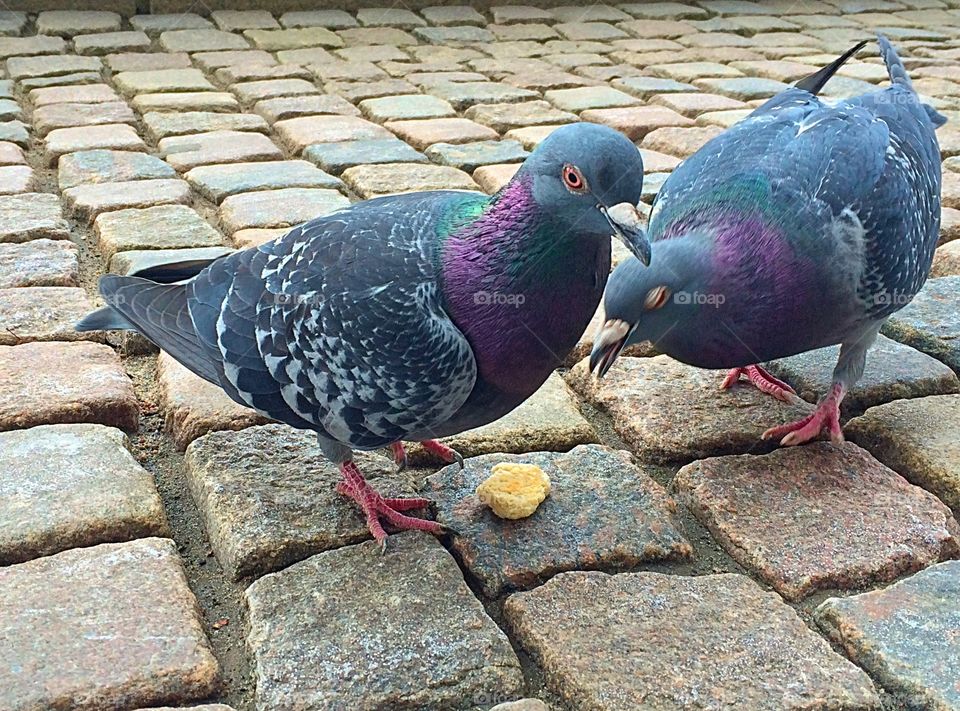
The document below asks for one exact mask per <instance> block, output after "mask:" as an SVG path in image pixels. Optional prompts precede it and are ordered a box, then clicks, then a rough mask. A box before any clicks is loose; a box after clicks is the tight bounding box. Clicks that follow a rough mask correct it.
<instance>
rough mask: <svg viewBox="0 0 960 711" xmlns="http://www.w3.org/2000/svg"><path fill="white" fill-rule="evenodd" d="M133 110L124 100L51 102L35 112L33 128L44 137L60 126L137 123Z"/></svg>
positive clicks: (74, 126)
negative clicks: (107, 102)
mask: <svg viewBox="0 0 960 711" xmlns="http://www.w3.org/2000/svg"><path fill="white" fill-rule="evenodd" d="M136 120H137V118H136V116H134V113H133V111H131V110H130V107H129V106H127V105H126V104H125V103H124V102H122V101H117V102H115V103H110V104H49V105H48V106H41V107H40V108H38V109H36V110H34V112H33V129H34V131H35V132H36V134H37V135H38V136H39V137H41V138H43V137H44V136H46V135H47V134H48V133H50V132H51V131H55V130H57V129H59V128H76V127H79V126H101V125H103V124H121V123H127V124H133V123H136Z"/></svg>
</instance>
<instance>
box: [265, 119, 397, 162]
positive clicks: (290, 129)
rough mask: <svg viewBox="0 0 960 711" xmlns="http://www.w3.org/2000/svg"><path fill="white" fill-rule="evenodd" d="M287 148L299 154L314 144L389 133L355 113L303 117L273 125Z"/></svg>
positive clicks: (362, 138) (385, 135)
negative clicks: (352, 114)
mask: <svg viewBox="0 0 960 711" xmlns="http://www.w3.org/2000/svg"><path fill="white" fill-rule="evenodd" d="M273 128H274V130H275V131H276V132H277V135H278V136H279V137H280V140H281V141H282V142H283V143H284V145H285V146H287V148H289V149H290V150H291V151H293V152H295V153H300V152H301V151H303V149H304V148H306V147H307V146H309V145H310V144H312V143H335V142H339V141H357V140H369V139H378V138H390V132H389V131H388V130H387V129H385V128H383V127H382V126H378V125H377V124H375V123H371V122H370V121H367V120H365V119H362V118H359V117H356V116H304V117H302V118H293V119H287V120H285V121H278V122H277V123H275V124H274V125H273Z"/></svg>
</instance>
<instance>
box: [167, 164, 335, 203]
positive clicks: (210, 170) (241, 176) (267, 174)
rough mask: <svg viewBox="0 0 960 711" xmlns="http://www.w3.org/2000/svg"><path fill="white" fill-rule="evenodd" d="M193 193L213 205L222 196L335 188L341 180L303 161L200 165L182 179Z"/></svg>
mask: <svg viewBox="0 0 960 711" xmlns="http://www.w3.org/2000/svg"><path fill="white" fill-rule="evenodd" d="M184 177H185V178H186V179H187V181H188V182H189V183H190V185H191V186H193V188H194V190H196V191H197V192H199V193H200V194H201V195H203V196H204V197H206V198H207V199H209V200H212V201H214V202H216V203H219V202H221V201H222V200H223V199H224V198H225V197H229V196H230V195H236V194H237V193H246V192H250V191H255V190H276V189H279V188H334V189H336V188H338V187H341V186H342V185H343V183H342V181H340V180H339V179H338V178H335V177H333V176H332V175H330V174H329V173H325V172H324V171H322V170H320V169H319V168H317V167H316V166H315V165H313V164H312V163H310V162H308V161H305V160H289V161H265V162H260V163H233V164H227V165H209V166H200V167H198V168H194V169H193V170H191V171H189V172H188V173H187V174H186V175H185V176H184Z"/></svg>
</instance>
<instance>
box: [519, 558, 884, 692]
mask: <svg viewBox="0 0 960 711" xmlns="http://www.w3.org/2000/svg"><path fill="white" fill-rule="evenodd" d="M504 615H505V618H506V623H507V626H508V628H509V629H510V630H511V631H512V632H513V633H514V634H515V635H516V637H515V639H516V640H517V641H518V642H519V643H520V644H521V645H522V646H523V647H524V649H526V650H527V651H528V652H529V653H530V654H531V655H532V656H533V658H534V659H535V660H536V661H537V662H539V663H540V664H541V665H542V666H543V668H544V671H545V674H546V683H547V686H548V688H549V689H551V690H552V691H553V692H554V693H555V694H557V696H558V697H560V698H561V699H563V701H564V702H566V703H568V704H570V705H571V706H572V707H576V708H590V709H597V710H605V709H610V710H611V711H612V710H613V709H627V708H642V707H643V706H645V705H650V704H651V703H654V704H655V705H656V708H662V709H683V708H689V707H690V706H691V705H696V706H699V707H702V708H723V707H727V706H730V707H733V706H737V707H740V706H742V707H743V708H749V709H757V710H758V711H760V710H761V709H763V710H770V711H773V710H783V709H809V708H821V709H828V708H844V709H850V710H851V711H852V710H854V709H857V710H865V709H876V708H879V705H880V700H879V698H878V697H877V694H876V691H875V690H874V687H873V684H872V683H871V681H870V679H869V677H868V676H867V675H866V674H864V673H863V671H861V670H860V669H858V668H857V667H855V666H854V665H853V664H851V663H850V662H848V661H847V660H846V659H844V658H843V657H841V656H840V655H838V654H837V653H835V652H834V651H833V650H832V649H831V648H830V645H829V644H828V643H827V642H826V640H824V639H823V638H822V637H820V636H819V635H817V634H816V633H814V632H812V631H811V630H810V629H809V628H808V627H807V626H806V625H805V624H804V623H803V621H802V620H801V619H800V617H799V616H798V615H797V613H796V612H794V610H793V609H791V608H790V607H789V606H787V605H785V604H784V603H783V601H782V600H781V599H780V597H779V596H777V595H776V594H774V593H770V592H766V591H764V590H762V589H761V588H760V587H759V586H758V585H757V584H756V583H754V582H753V581H752V580H750V579H749V578H747V577H746V576H743V575H736V574H721V575H702V576H693V577H690V576H684V575H665V574H662V573H651V572H643V573H624V574H620V575H607V574H605V573H598V572H589V573H587V572H572V573H563V574H561V575H558V576H556V577H555V578H553V579H552V580H550V581H549V582H547V583H546V584H545V585H543V586H541V587H539V588H537V589H536V590H532V591H530V592H523V593H517V594H515V595H512V596H511V597H510V598H508V599H507V602H506V604H505V606H504ZM651 640H656V643H655V644H651Z"/></svg>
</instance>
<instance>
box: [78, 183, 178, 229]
mask: <svg viewBox="0 0 960 711" xmlns="http://www.w3.org/2000/svg"><path fill="white" fill-rule="evenodd" d="M63 202H64V204H65V205H66V207H67V209H68V210H70V213H71V214H72V215H73V216H74V217H76V218H77V219H80V220H86V221H87V222H90V223H92V222H93V221H94V219H95V218H96V217H97V216H98V215H99V214H101V213H104V212H110V211H113V210H124V209H127V208H144V207H153V206H155V205H172V204H178V203H179V204H186V203H188V202H190V186H189V184H187V182H186V181H185V180H179V179H169V178H159V179H156V180H129V181H126V182H122V183H90V184H85V185H77V186H76V187H73V188H68V189H67V190H64V191H63Z"/></svg>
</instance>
